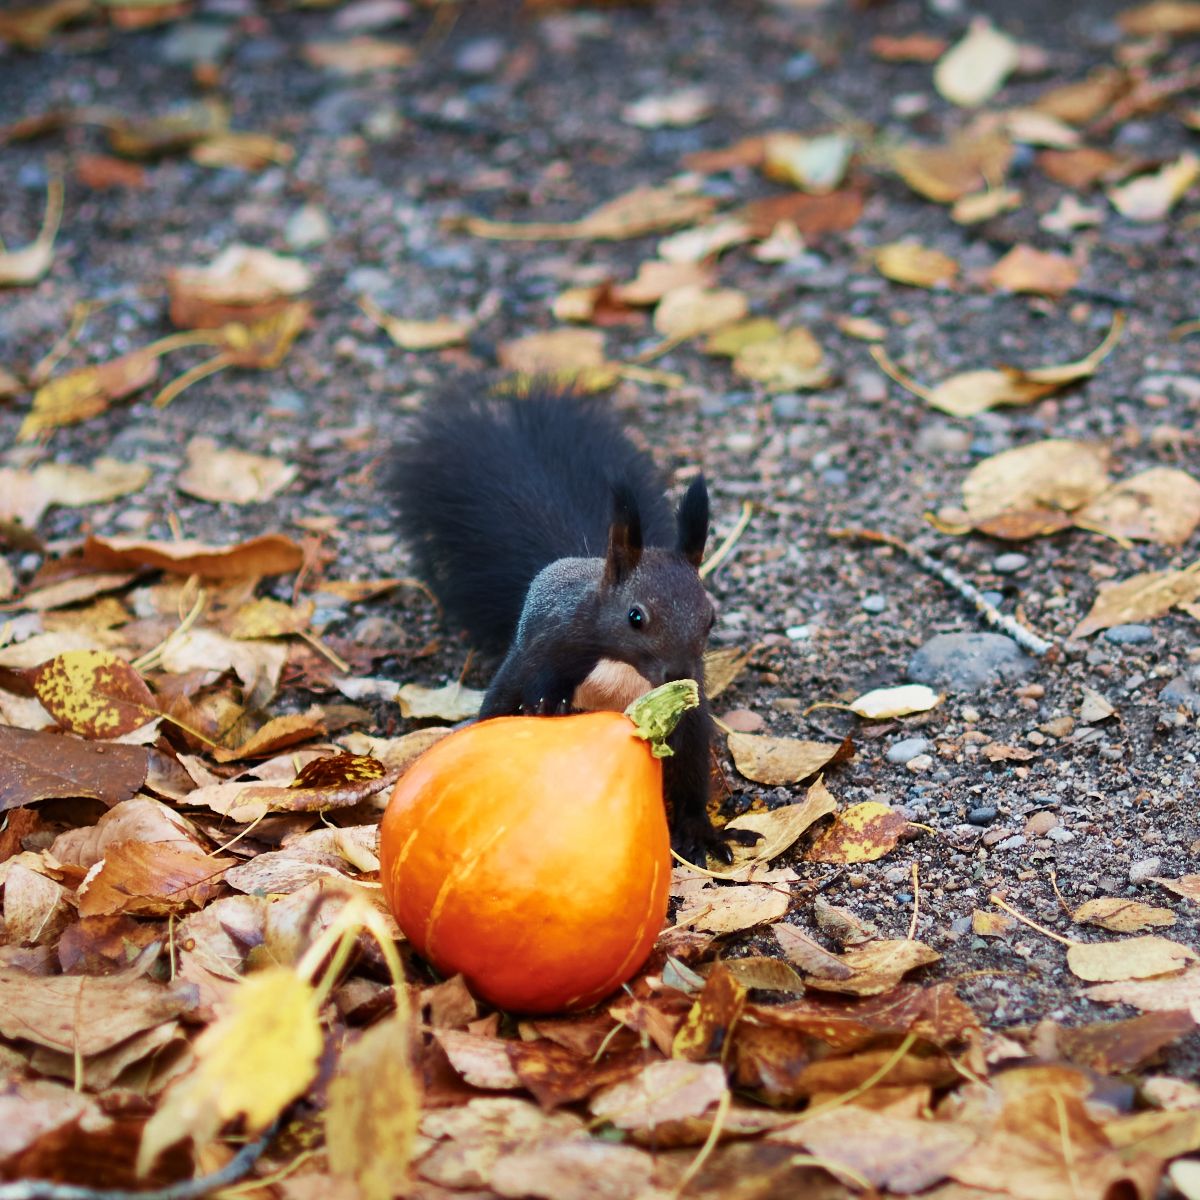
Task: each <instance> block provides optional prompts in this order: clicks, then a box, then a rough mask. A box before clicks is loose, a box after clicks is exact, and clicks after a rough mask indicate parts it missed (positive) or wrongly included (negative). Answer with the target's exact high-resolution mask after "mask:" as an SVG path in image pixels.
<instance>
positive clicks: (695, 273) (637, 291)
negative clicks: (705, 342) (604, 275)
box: [612, 258, 713, 307]
mask: <svg viewBox="0 0 1200 1200" xmlns="http://www.w3.org/2000/svg"><path fill="white" fill-rule="evenodd" d="M712 275H713V272H712V268H711V267H708V266H704V265H702V264H701V263H697V262H678V261H675V262H668V261H665V260H663V259H659V258H651V259H647V260H646V261H645V262H643V263H641V264H640V265H639V266H638V271H637V275H636V276H635V277H634V278H633V279H632V280H631V281H630V282H629V283H619V284H617V285H616V286H615V287H614V288H613V289H612V293H613V297H614V298H615V299H616V300H618V301H619V302H620V303H621V304H631V305H635V306H637V307H641V306H645V305H651V304H657V303H658V302H659V301H660V300H661V299H662V298H663V297H664V296H665V295H666V294H667V293H668V292H674V291H677V290H678V289H679V288H682V287H707V286H708V285H709V284H710V283H711V282H712Z"/></svg>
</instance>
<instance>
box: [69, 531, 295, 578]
mask: <svg viewBox="0 0 1200 1200" xmlns="http://www.w3.org/2000/svg"><path fill="white" fill-rule="evenodd" d="M83 557H84V559H85V561H87V562H89V563H91V564H92V565H93V566H95V567H99V568H101V569H102V570H120V569H121V568H123V567H156V568H158V569H159V570H163V571H171V572H173V573H175V574H177V575H200V576H202V577H203V578H205V579H244V578H254V577H258V576H263V575H287V574H290V573H291V572H292V571H296V570H299V568H300V566H301V564H302V563H303V562H304V552H303V550H302V549H301V548H300V547H299V546H298V545H297V544H296V543H295V542H293V541H292V540H291V538H287V537H284V536H283V535H282V534H279V533H268V534H264V535H262V536H261V537H256V538H251V539H250V540H249V541H245V542H237V543H235V544H234V545H232V546H213V545H209V544H208V543H206V542H198V541H194V540H191V539H185V540H183V541H178V542H147V541H142V540H141V539H140V538H136V537H128V536H118V537H108V538H101V537H90V538H88V539H87V541H86V542H85V543H84V547H83Z"/></svg>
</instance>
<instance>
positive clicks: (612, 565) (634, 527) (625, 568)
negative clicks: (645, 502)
mask: <svg viewBox="0 0 1200 1200" xmlns="http://www.w3.org/2000/svg"><path fill="white" fill-rule="evenodd" d="M612 495H613V515H612V524H611V525H610V526H609V527H608V552H607V553H606V554H605V556H604V586H605V587H615V586H616V585H617V584H619V583H620V582H622V580H624V579H626V578H628V577H629V575H630V574H631V573H632V571H633V569H634V568H635V567H636V566H637V565H638V562H639V561H640V560H641V557H642V516H641V513H640V512H639V510H638V502H637V496H636V495H635V494H634V491H633V489H632V488H631V487H629V486H628V485H626V484H623V483H618V484H614V485H613V490H612Z"/></svg>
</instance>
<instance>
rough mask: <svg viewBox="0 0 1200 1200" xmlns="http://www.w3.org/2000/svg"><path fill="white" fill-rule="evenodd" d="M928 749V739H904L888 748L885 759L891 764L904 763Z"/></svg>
mask: <svg viewBox="0 0 1200 1200" xmlns="http://www.w3.org/2000/svg"><path fill="white" fill-rule="evenodd" d="M928 749H929V739H928V738H923V737H911V738H905V739H904V740H903V741H902V742H897V743H896V744H895V745H894V746H889V747H888V752H887V755H886V756H885V757H886V758H887V760H888V762H891V763H906V762H908V761H909V759H913V758H916V757H917V756H918V755H919V754H924V753H925V751H926V750H928Z"/></svg>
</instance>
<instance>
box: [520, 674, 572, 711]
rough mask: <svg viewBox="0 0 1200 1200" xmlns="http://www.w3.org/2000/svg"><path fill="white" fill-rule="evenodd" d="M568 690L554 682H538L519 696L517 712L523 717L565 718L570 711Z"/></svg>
mask: <svg viewBox="0 0 1200 1200" xmlns="http://www.w3.org/2000/svg"><path fill="white" fill-rule="evenodd" d="M573 694H574V688H571V689H570V690H568V689H567V687H566V686H565V685H564V684H562V683H559V682H557V681H555V680H539V681H537V682H536V683H535V685H534V686H533V687H529V688H526V689H525V691H524V692H522V694H521V703H520V706H519V707H518V708H517V712H518V713H519V714H520V715H521V716H524V717H565V716H566V715H567V713H569V712H570V711H571V696H572V695H573Z"/></svg>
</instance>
